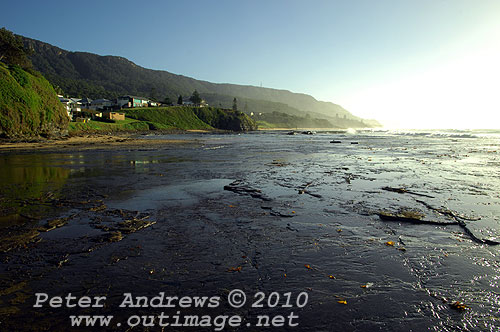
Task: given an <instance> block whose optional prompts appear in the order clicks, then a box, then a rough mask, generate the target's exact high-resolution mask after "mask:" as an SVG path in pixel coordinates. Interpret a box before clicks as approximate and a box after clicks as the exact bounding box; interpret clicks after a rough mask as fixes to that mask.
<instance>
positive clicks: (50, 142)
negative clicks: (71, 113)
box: [0, 133, 196, 154]
mask: <svg viewBox="0 0 500 332" xmlns="http://www.w3.org/2000/svg"><path fill="white" fill-rule="evenodd" d="M195 142H196V141H193V140H182V139H148V138H146V136H145V135H140V134H138V133H110V134H84V135H75V136H66V137H63V138H57V139H46V140H44V139H40V140H36V141H31V142H26V141H25V142H15V141H0V154H8V153H13V152H51V151H64V152H68V151H89V150H120V149H133V148H140V149H147V150H153V149H157V148H159V147H161V146H164V145H173V144H189V143H191V144H192V143H195Z"/></svg>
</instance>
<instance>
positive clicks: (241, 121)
mask: <svg viewBox="0 0 500 332" xmlns="http://www.w3.org/2000/svg"><path fill="white" fill-rule="evenodd" d="M193 112H194V113H195V114H196V115H197V116H198V118H200V119H201V120H203V121H204V122H205V123H208V124H209V125H210V126H212V127H214V128H218V129H224V130H232V131H249V130H256V129H257V124H256V123H255V121H254V120H253V119H251V118H250V117H249V116H248V115H246V114H245V113H243V112H239V111H235V110H223V109H220V108H214V107H200V108H193Z"/></svg>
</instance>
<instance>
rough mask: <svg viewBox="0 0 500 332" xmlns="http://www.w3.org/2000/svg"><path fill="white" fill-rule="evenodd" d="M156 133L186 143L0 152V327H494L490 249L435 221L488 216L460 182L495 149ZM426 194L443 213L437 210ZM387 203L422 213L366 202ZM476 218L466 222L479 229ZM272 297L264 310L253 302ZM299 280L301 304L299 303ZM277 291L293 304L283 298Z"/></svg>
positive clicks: (492, 193)
mask: <svg viewBox="0 0 500 332" xmlns="http://www.w3.org/2000/svg"><path fill="white" fill-rule="evenodd" d="M162 139H164V140H166V141H169V140H171V139H174V140H180V141H186V142H192V141H194V142H197V144H166V145H161V146H157V147H156V148H155V149H148V148H145V149H142V148H137V149H135V148H133V149H128V148H125V149H118V150H114V149H109V150H85V151H78V150H71V149H70V150H65V151H62V152H60V153H53V152H51V153H44V154H42V155H40V154H37V153H25V154H19V155H18V154H10V155H4V156H3V158H2V159H0V160H1V161H2V163H3V164H2V165H1V166H2V172H3V173H2V174H3V176H4V177H3V178H2V187H1V189H2V192H1V195H0V198H1V200H0V202H2V205H3V206H6V208H5V210H3V212H4V213H3V214H4V215H7V214H8V215H10V216H13V215H15V214H17V215H18V220H17V222H16V223H14V224H9V225H7V223H3V224H2V227H3V230H4V231H3V233H2V246H1V248H0V249H1V250H0V260H1V262H2V265H1V266H0V284H1V287H0V289H2V291H0V301H1V302H0V309H1V310H0V316H1V317H2V319H1V325H0V329H5V330H25V331H66V330H68V329H70V327H69V326H70V325H69V316H70V315H85V314H92V315H95V314H102V315H110V314H111V315H114V316H115V318H114V319H115V320H114V321H113V324H112V326H110V327H108V328H106V329H104V328H101V329H99V328H93V329H92V328H89V329H84V328H79V329H76V330H83V331H85V330H90V331H94V330H110V331H125V330H128V329H126V328H124V326H125V322H127V319H128V317H130V316H131V315H155V316H156V315H159V314H160V313H161V312H165V313H167V314H169V315H175V313H176V312H177V311H179V312H181V313H182V314H195V313H196V314H206V315H211V316H215V315H218V314H224V313H225V314H231V315H233V314H237V315H240V316H241V317H243V318H244V325H243V326H241V327H237V328H236V327H235V328H232V329H228V330H237V331H259V330H262V328H257V327H256V326H255V323H256V317H257V316H258V315H260V314H267V315H273V316H276V315H282V316H288V315H290V314H291V313H292V312H293V313H294V314H296V315H298V316H299V318H298V322H299V323H300V325H299V327H295V328H291V327H283V326H282V327H276V328H269V330H276V331H282V330H297V331H298V330H300V331H311V332H312V331H332V330H334V331H336V330H338V331H344V330H346V331H350V330H359V331H375V330H381V329H382V330H386V331H409V330H414V331H423V330H431V331H450V332H451V331H456V330H460V329H462V328H463V327H466V328H467V329H469V330H471V331H476V330H481V329H490V330H491V329H495V328H497V327H498V324H497V320H496V318H495V315H497V311H498V310H497V308H498V305H497V301H498V298H497V296H496V295H495V294H496V291H497V290H498V282H497V281H496V280H497V279H496V277H495V276H496V275H498V273H499V271H500V267H499V266H498V250H497V249H496V247H495V246H490V245H487V244H485V243H479V242H477V241H476V240H474V239H473V238H472V237H471V236H470V235H469V234H467V233H466V232H464V230H463V229H462V228H461V227H460V226H459V225H458V224H456V223H452V224H449V225H448V224H441V223H439V222H446V221H453V220H455V217H453V216H450V215H449V214H447V213H448V211H452V212H453V214H454V215H456V216H459V215H460V216H464V218H465V217H469V219H471V220H472V219H476V220H477V221H474V222H473V223H474V225H476V227H478V228H479V226H480V225H484V222H487V221H489V222H493V221H496V219H495V218H496V216H497V215H498V214H496V212H497V211H499V201H500V198H498V197H497V196H498V194H497V193H498V191H497V189H498V184H497V183H491V182H490V181H488V180H487V179H488V177H484V176H483V177H480V176H477V174H478V172H482V174H486V175H488V174H495V173H494V172H495V168H494V165H496V164H495V163H498V162H499V157H498V155H497V154H496V152H495V153H493V152H489V151H490V150H492V148H491V144H490V143H489V142H485V143H483V145H480V144H479V143H481V142H479V141H471V142H470V143H469V141H465V140H463V141H460V142H453V144H454V145H453V149H455V151H452V150H451V149H450V146H451V145H450V144H449V143H448V141H446V140H442V139H441V140H438V141H436V140H422V139H416V140H412V139H408V138H406V137H404V138H399V139H398V138H394V137H391V138H390V139H387V138H385V137H375V136H368V137H364V136H341V135H337V136H335V137H332V136H331V135H325V136H322V135H314V136H308V135H295V136H289V135H285V134H283V133H281V134H272V133H271V134H266V133H258V134H247V135H209V136H202V135H187V136H182V135H181V136H178V137H176V136H174V137H172V136H167V137H163V138H162ZM332 139H335V140H339V141H342V143H339V144H330V141H331V140H332ZM352 141H355V142H358V143H359V144H355V145H352V144H351V142H352ZM118 143H121V142H118ZM431 155H433V157H432V158H431V157H430V156H431ZM457 161H458V162H459V163H460V165H461V167H459V168H457V166H456V165H457ZM475 163H477V164H475ZM481 167H482V168H481ZM431 170H432V171H433V172H430V171H431ZM424 180H425V181H424ZM388 187H391V188H407V189H408V190H406V191H404V190H400V191H391V190H386V189H387V188H388ZM413 193H418V194H419V195H420V196H415V195H414V194H413ZM422 195H424V196H422ZM418 201H423V202H425V204H427V205H425V204H421V203H419V202H418ZM7 203H9V204H7ZM443 204H446V206H447V208H448V210H445V209H443V208H440V209H437V208H439V207H440V206H442V205H443ZM430 207H432V208H436V209H437V210H434V209H432V208H430ZM404 209H409V210H411V211H415V212H414V214H413V215H417V212H419V213H422V214H424V215H425V220H428V221H431V222H433V221H434V222H436V224H432V223H429V224H418V223H408V222H398V221H396V222H394V221H386V220H382V219H381V218H380V217H379V215H378V214H377V212H379V211H381V210H384V211H389V212H392V213H396V212H398V211H402V210H404ZM407 215H410V214H407ZM479 217H481V218H482V219H481V220H478V219H477V218H479ZM471 223H472V221H471ZM480 223H481V224H480ZM485 230H486V229H485V228H483V229H482V230H480V231H478V233H477V234H479V235H483V236H494V234H489V233H487V232H483V231H485ZM233 289H241V290H243V291H244V292H245V293H246V295H247V298H248V302H247V305H245V306H242V307H241V308H233V307H231V306H230V305H229V304H228V300H227V299H228V295H229V294H230V291H231V290H233ZM37 292H46V293H48V294H50V296H61V297H64V296H65V295H67V294H68V293H71V294H73V295H74V296H78V297H81V296H105V297H106V298H107V300H106V306H105V307H104V308H101V309H98V308H74V307H73V308H66V307H63V308H51V307H48V306H44V307H42V308H33V304H34V301H35V295H34V294H36V293H37ZM127 292H132V293H133V294H134V295H137V296H146V297H148V298H152V297H154V296H157V295H158V294H159V293H160V292H163V293H165V294H167V295H170V296H178V297H183V296H220V298H221V299H222V300H221V305H220V306H219V307H217V308H206V307H205V308H192V307H191V308H181V307H179V306H177V307H175V308H154V307H137V308H120V307H119V304H120V302H121V301H122V299H123V294H124V293H127ZM257 292H263V293H264V294H265V295H266V300H265V301H264V302H265V306H264V307H261V308H260V307H255V306H252V304H255V302H256V301H257V299H256V297H255V294H256V293H257ZM273 292H276V293H277V294H278V295H279V296H280V302H279V303H280V305H279V306H273V302H272V301H270V302H268V297H269V296H270V294H272V293H273ZM304 292H305V293H307V294H308V302H307V305H305V306H304V307H300V306H298V305H297V302H296V300H297V297H298V296H299V295H300V294H301V293H304ZM287 293H290V294H291V297H292V298H293V303H294V304H293V306H292V307H286V306H284V304H285V303H286V295H285V294H287ZM274 296H275V297H276V295H274ZM271 300H273V299H271ZM456 301H459V302H460V303H463V304H464V305H465V306H466V307H464V309H461V307H459V306H458V305H456V306H455V307H454V306H453V305H454V304H455V302H456ZM269 303H270V304H271V305H269ZM495 310H496V311H495ZM118 323H120V324H123V325H122V326H118ZM247 323H249V324H250V326H247V325H246V324H247ZM130 330H131V331H135V330H137V331H161V330H162V329H161V328H160V327H159V326H155V327H151V328H140V327H136V328H133V329H130ZM168 330H174V331H192V330H196V331H198V330H206V331H213V330H214V328H213V327H207V328H192V327H191V328H182V327H177V328H176V327H170V328H169V329H168Z"/></svg>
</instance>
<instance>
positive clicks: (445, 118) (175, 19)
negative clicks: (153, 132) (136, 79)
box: [0, 0, 500, 129]
mask: <svg viewBox="0 0 500 332" xmlns="http://www.w3.org/2000/svg"><path fill="white" fill-rule="evenodd" d="M0 26H1V27H5V28H7V29H9V30H11V31H13V32H14V33H16V34H20V35H24V36H27V37H30V38H34V39H38V40H41V41H44V42H47V43H50V44H52V45H55V46H58V47H60V48H63V49H66V50H70V51H86V52H92V53H97V54H100V55H117V56H123V57H125V58H127V59H129V60H131V61H133V62H135V63H136V64H138V65H140V66H142V67H146V68H151V69H159V70H167V71H170V72H173V73H176V74H181V75H185V76H190V77H194V78H196V79H201V80H207V81H210V82H217V83H234V84H244V85H254V86H261V85H262V86H263V87H270V88H277V89H285V90H290V91H293V92H300V93H307V94H310V95H312V96H313V97H315V98H316V99H318V100H323V101H331V102H334V103H336V104H339V105H341V106H343V107H344V108H345V109H347V110H348V111H350V112H351V113H353V114H354V115H357V116H361V117H364V118H373V119H377V120H379V121H380V122H381V123H382V124H383V125H385V126H386V127H389V128H457V129H467V128H492V129H497V128H498V129H500V97H499V96H500V93H499V90H500V89H499V87H500V1H499V0H414V1H410V0H345V1H333V0H329V1H327V0H326V1H320V0H307V1H306V0H304V1H301V0H300V1H299V0H287V1H285V0H267V1H266V0H253V1H243V0H242V1H235V0H212V1H209V0H182V1H181V0H178V1H168V0H167V1H165V0H164V1H160V0H157V1H153V0H151V1H148V0H144V1H141V2H138V1H129V0H121V1H113V0H107V1H103V0H101V1H93V0H89V1H74V0H65V1H59V0H53V1H38V0H36V1H9V0H7V1H4V3H3V4H2V10H1V12H0Z"/></svg>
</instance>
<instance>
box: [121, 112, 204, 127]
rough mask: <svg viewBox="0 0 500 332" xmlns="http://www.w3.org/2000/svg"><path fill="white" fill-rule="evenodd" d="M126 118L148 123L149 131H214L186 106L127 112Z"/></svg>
mask: <svg viewBox="0 0 500 332" xmlns="http://www.w3.org/2000/svg"><path fill="white" fill-rule="evenodd" d="M125 114H126V116H127V117H128V118H131V119H136V120H140V121H143V122H144V123H147V124H148V126H149V129H152V130H157V129H185V130H187V129H213V127H211V126H210V125H208V124H206V123H205V122H203V121H202V120H200V118H198V117H197V116H196V114H195V113H194V112H193V108H191V107H185V106H172V107H148V108H134V109H130V110H126V113H125Z"/></svg>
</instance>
